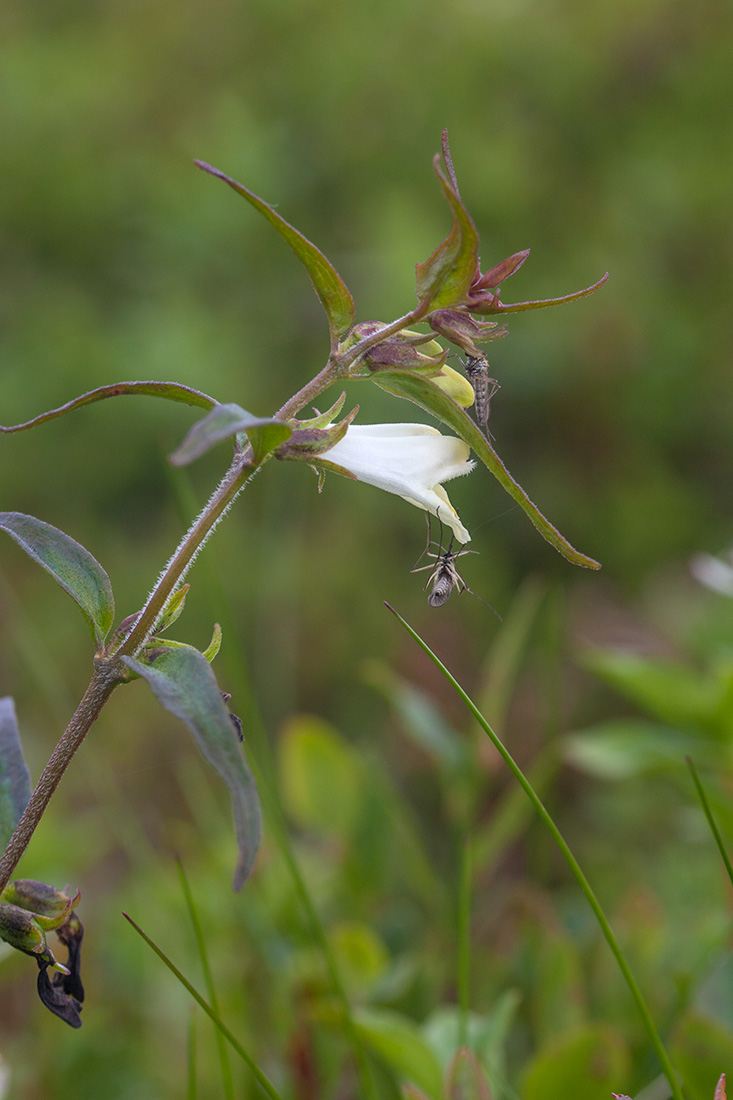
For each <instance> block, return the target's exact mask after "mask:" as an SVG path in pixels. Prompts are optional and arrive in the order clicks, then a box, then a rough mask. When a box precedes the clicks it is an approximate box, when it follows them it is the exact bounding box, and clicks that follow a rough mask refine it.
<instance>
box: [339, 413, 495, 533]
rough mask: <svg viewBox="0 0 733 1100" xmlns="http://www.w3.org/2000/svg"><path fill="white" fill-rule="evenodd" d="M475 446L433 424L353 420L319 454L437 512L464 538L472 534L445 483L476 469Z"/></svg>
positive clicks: (454, 531) (420, 506) (370, 481)
mask: <svg viewBox="0 0 733 1100" xmlns="http://www.w3.org/2000/svg"><path fill="white" fill-rule="evenodd" d="M468 455H469V446H468V444H467V443H464V442H463V440H462V439H456V438H455V437H454V436H451V435H441V433H440V432H439V431H438V429H437V428H432V427H430V426H429V425H427V424H351V425H350V426H349V428H348V429H347V431H346V435H345V436H344V437H343V439H341V440H340V441H339V442H338V443H335V444H334V446H333V447H330V448H329V450H327V451H324V452H323V453H322V455H319V458H320V460H321V461H322V462H323V463H324V465H330V464H333V465H334V466H336V467H339V466H340V467H341V468H342V469H343V470H347V471H348V472H349V473H351V474H353V476H354V477H356V478H358V480H359V481H365V482H367V484H369V485H376V486H377V488H378V489H384V490H386V492H388V493H395V494H396V495H397V496H399V497H402V499H403V500H406V501H407V502H408V503H409V504H414V505H415V507H416V508H424V509H425V511H426V512H430V513H431V514H432V515H434V516H437V517H438V519H439V520H440V521H441V523H444V524H446V526H448V527H450V529H451V530H452V531H453V534H454V535H455V537H456V539H457V540H458V541H459V542H468V541H469V540H470V538H471V536H470V535H469V533H468V531H467V530H466V528H465V527H464V526H463V524H462V523H461V521H460V518H459V516H458V513H457V512H456V510H455V508H454V507H453V505H452V504H451V502H450V501H449V499H448V494H447V493H446V491H445V489H444V488H443V485H442V483H443V482H444V481H450V479H451V478H454V477H461V476H462V475H463V474H467V473H470V471H471V470H472V469H473V467H474V465H475V463H474V462H471V461H470V460H469V457H468Z"/></svg>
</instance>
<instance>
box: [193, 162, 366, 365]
mask: <svg viewBox="0 0 733 1100" xmlns="http://www.w3.org/2000/svg"><path fill="white" fill-rule="evenodd" d="M196 166H197V167H198V168H201V170H202V171H204V172H208V173H209V174H210V175H212V176H216V177H217V178H218V179H220V180H224V182H225V183H228V184H229V186H230V187H231V188H233V189H234V190H235V191H236V192H237V193H238V194H240V195H242V196H243V197H244V198H245V199H246V200H247V202H249V203H251V204H252V206H254V208H255V210H259V212H260V214H262V215H263V216H264V217H265V218H267V220H268V222H269V223H270V225H272V226H273V227H274V228H275V229H276V230H277V232H278V233H279V234H280V236H281V237H282V238H283V240H284V241H286V242H287V244H289V245H290V247H291V248H292V250H293V252H294V253H295V255H296V256H297V257H298V259H299V260H300V262H301V263H302V264H303V266H304V267H305V269H306V271H307V272H308V276H309V278H310V280H311V282H312V283H313V287H314V289H315V292H316V294H317V295H318V297H319V299H320V302H321V305H322V306H323V308H324V310H325V311H326V316H327V317H328V326H329V329H330V331H331V344H332V346H333V347H335V346H336V344H337V343H338V339H339V337H340V336H343V335H344V333H346V332H348V331H349V329H350V328H351V326H352V325H353V323H354V317H355V310H354V300H353V298H352V297H351V294H350V293H349V290H348V288H347V286H346V284H345V283H344V281H343V279H342V278H341V276H340V275H339V273H338V272H337V271H336V268H335V267H334V266H333V265H332V264H331V263H330V262H329V261H328V260H327V259H326V257H325V256H324V255H323V253H322V252H321V251H320V249H318V248H316V246H315V245H314V244H313V243H312V242H311V241H309V240H308V238H307V237H304V236H303V234H302V233H300V232H299V231H298V230H297V229H296V228H295V227H294V226H292V225H290V223H289V222H286V221H285V219H284V218H282V217H281V216H280V215H279V214H278V213H277V211H276V210H273V208H272V207H271V206H270V205H269V204H268V203H266V202H265V201H264V199H261V198H259V196H257V195H255V193H254V192H253V191H250V190H249V188H247V187H245V186H244V185H243V184H241V183H237V181H236V180H233V179H232V178H231V177H230V176H227V175H225V174H224V172H220V171H219V169H218V168H213V167H212V166H211V165H210V164H207V163H206V162H205V161H202V160H197V161H196Z"/></svg>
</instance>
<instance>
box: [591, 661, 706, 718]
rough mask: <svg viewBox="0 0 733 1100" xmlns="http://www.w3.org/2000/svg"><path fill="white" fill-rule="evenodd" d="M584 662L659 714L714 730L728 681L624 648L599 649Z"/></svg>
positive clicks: (602, 677)
mask: <svg viewBox="0 0 733 1100" xmlns="http://www.w3.org/2000/svg"><path fill="white" fill-rule="evenodd" d="M583 664H584V665H585V666H586V668H589V669H590V670H591V672H594V673H595V674H596V676H598V677H599V678H600V679H602V680H603V681H604V682H605V683H607V684H610V685H611V686H612V687H614V688H615V689H616V691H618V692H620V694H622V695H624V696H625V697H626V698H627V699H631V700H632V701H633V702H635V703H636V704H637V705H638V706H640V707H643V708H644V710H646V711H648V712H649V713H650V714H653V715H654V717H655V718H658V719H660V720H661V721H662V722H668V723H669V724H670V725H673V726H675V727H676V728H677V729H679V728H680V727H681V726H688V727H689V726H698V727H703V728H709V729H710V730H711V732H712V730H713V727H714V725H715V718H716V716H717V711H718V708H719V706H720V703H721V698H722V697H723V696H724V695H725V693H726V691H727V687H728V685H727V683H726V682H719V681H715V680H712V679H711V678H708V677H706V676H703V675H701V673H700V672H698V671H697V670H696V669H693V668H688V667H687V666H685V665H681V664H678V663H676V662H673V661H658V660H657V661H652V660H648V659H647V658H645V657H640V656H638V655H637V654H635V653H629V652H627V651H622V650H596V651H595V652H592V653H589V654H587V655H586V656H584V658H583Z"/></svg>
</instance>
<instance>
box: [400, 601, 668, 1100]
mask: <svg viewBox="0 0 733 1100" xmlns="http://www.w3.org/2000/svg"><path fill="white" fill-rule="evenodd" d="M386 606H387V608H388V609H389V610H390V611H391V612H392V614H393V615H394V616H395V618H397V619H398V620H399V621H400V623H401V624H402V626H403V627H404V628H405V630H406V631H407V633H408V634H409V635H410V636H411V637H412V638H414V639H415V641H416V642H417V644H418V645H419V646H420V648H421V649H422V650H423V651H424V652H425V653H426V654H427V656H428V657H429V658H430V660H431V661H432V662H433V664H434V665H436V667H437V668H438V669H439V670H440V672H441V673H442V674H443V676H445V678H446V680H447V681H448V683H449V684H450V685H451V687H452V688H453V690H454V691H455V692H456V694H457V695H458V696H459V698H460V699H461V700H462V701H463V702H464V703H465V705H466V707H467V708H468V710H469V711H470V712H471V714H472V715H473V717H474V718H475V719H476V721H477V722H478V724H479V725H480V726H481V728H482V729H483V731H484V733H485V734H486V736H487V737H488V738H489V740H490V741H491V743H492V745H493V746H494V748H495V749H496V750H497V752H498V753H499V754H500V756H501V757H502V759H503V760H504V763H505V764H506V765H507V767H508V768H509V770H510V771H511V773H512V775H513V776H514V778H515V779H516V780H517V782H518V783H519V784H520V786H521V787H522V788H523V790H524V792H525V794H526V795H527V797H528V798H529V800H530V802H531V803H532V805H533V806H534V808H535V810H536V811H537V813H538V815H539V817H540V818H541V819H542V821H543V822H544V824H545V825H546V826H547V828H548V829H549V831H550V833H551V835H552V838H553V840H554V841H555V843H556V844H557V846H558V848H559V849H560V851H561V852H562V854H563V856H564V858H565V861H566V862H567V864H568V866H569V867H570V870H571V871H572V873H573V875H574V877H575V879H576V881H577V883H578V885H579V886H580V889H581V890H582V891H583V893H584V894H585V897H586V900H587V901H588V904H589V905H590V907H591V909H592V910H593V915H594V916H595V918H596V920H597V921H598V925H599V927H600V929H601V931H602V933H603V935H604V937H605V939H606V942H607V943H608V946H609V947H610V948H611V952H612V954H613V956H614V958H615V960H616V962H617V964H618V967H619V970H620V971H621V973H622V975H623V977H624V980H625V982H626V984H627V986H628V988H629V991H630V993H631V996H632V998H633V999H634V1001H635V1003H636V1007H637V1009H638V1010H639V1014H640V1016H641V1018H642V1021H643V1023H644V1027H645V1028H646V1031H647V1034H648V1035H649V1039H650V1041H651V1044H652V1046H653V1047H654V1050H655V1052H656V1055H657V1058H658V1059H659V1063H660V1065H661V1067H662V1071H663V1073H664V1075H665V1077H666V1078H667V1081H668V1083H669V1087H670V1090H671V1092H672V1096H673V1098H674V1100H684V1097H683V1095H682V1091H681V1088H680V1084H679V1081H678V1080H677V1074H676V1073H675V1070H674V1067H673V1065H672V1063H671V1061H670V1059H669V1055H668V1054H667V1051H666V1050H665V1047H664V1044H663V1043H662V1040H661V1038H660V1036H659V1032H658V1031H657V1028H656V1025H655V1023H654V1021H653V1019H652V1016H651V1013H650V1011H649V1008H648V1006H647V1003H646V1001H645V1000H644V996H643V994H642V992H641V989H640V988H639V986H638V984H637V981H636V978H635V977H634V975H633V974H632V972H631V968H630V967H629V964H628V962H627V961H626V956H625V955H624V953H623V951H622V949H621V945H620V944H619V942H618V940H617V939H616V936H615V935H614V933H613V929H612V928H611V925H610V924H609V923H608V919H607V917H606V915H605V913H604V912H603V909H602V908H601V903H600V902H599V900H598V898H597V897H596V895H595V893H594V891H593V888H592V886H591V885H590V883H589V882H588V879H587V878H586V877H585V875H584V873H583V871H582V869H581V867H580V864H579V863H578V861H577V859H576V858H575V856H574V855H573V853H572V852H571V850H570V848H569V846H568V844H567V841H566V840H565V838H564V837H563V835H562V833H561V832H560V830H559V828H558V827H557V825H556V824H555V822H554V820H553V818H552V817H551V815H550V814H549V812H548V811H547V809H546V808H545V806H544V804H543V803H542V800H541V799H540V797H539V795H538V794H537V793H536V791H535V789H534V787H533V786H532V784H531V783H530V781H529V779H528V778H527V777H526V775H525V774H524V772H523V771H522V769H521V768H520V767H519V765H518V764H517V763H516V761H515V760H514V758H513V756H512V755H511V753H510V752H509V750H508V749H507V748H506V747H505V746H504V744H503V742H502V741H501V740H500V738H499V737H498V736H497V734H496V733H494V731H493V729H492V728H491V726H490V725H489V723H488V722H487V721H486V719H485V718H484V716H483V715H482V713H481V711H480V710H479V709H478V707H477V706H476V704H475V703H474V702H473V700H472V699H471V698H470V697H469V695H468V694H467V693H466V692H465V691H464V690H463V688H462V687H461V685H460V684H459V683H458V681H457V680H456V679H455V677H454V676H452V675H451V673H450V672H449V671H448V669H447V668H446V667H445V665H444V664H443V663H442V661H441V660H440V659H439V658H438V657H437V656H436V655H435V653H433V651H432V649H430V647H429V646H428V645H427V643H426V642H424V641H423V640H422V638H421V637H420V635H419V634H418V633H417V632H416V631H415V630H413V628H412V627H411V626H410V625H409V623H407V622H406V621H405V620H404V619H403V618H402V616H401V615H399V614H398V612H396V611H395V610H394V608H392V607H390V606H389V604H387V605H386Z"/></svg>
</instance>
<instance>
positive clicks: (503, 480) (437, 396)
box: [373, 370, 601, 569]
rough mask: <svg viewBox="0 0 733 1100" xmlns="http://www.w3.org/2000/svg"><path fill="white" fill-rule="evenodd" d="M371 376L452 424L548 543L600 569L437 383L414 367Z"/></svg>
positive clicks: (570, 558) (571, 558) (577, 561)
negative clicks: (547, 514) (544, 512)
mask: <svg viewBox="0 0 733 1100" xmlns="http://www.w3.org/2000/svg"><path fill="white" fill-rule="evenodd" d="M373 380H374V381H375V382H376V384H377V385H378V386H381V388H382V389H383V390H386V391H387V393H391V394H394V395H395V397H404V398H405V399H406V400H408V401H412V402H413V403H414V404H415V405H419V406H420V408H421V409H425V411H426V412H429V413H431V414H432V415H433V416H436V417H437V418H438V420H441V421H442V422H443V423H444V424H447V425H448V427H449V428H452V429H453V431H455V432H456V434H457V435H459V436H460V437H461V439H463V440H465V442H466V443H468V445H469V446H470V447H471V448H472V449H473V450H474V451H475V453H476V455H477V456H478V458H480V460H481V461H482V462H483V464H484V465H485V466H486V468H487V469H488V470H490V471H491V473H492V474H493V475H494V477H495V478H496V479H497V481H498V482H499V484H500V485H502V486H503V488H504V489H506V491H507V492H508V493H509V495H510V496H512V497H513V498H514V500H516V501H517V503H518V504H519V506H520V508H522V510H523V511H524V512H526V514H527V515H528V516H529V518H530V520H531V521H532V523H533V524H534V525H535V527H536V528H537V530H538V531H539V533H540V534H541V535H542V537H543V538H544V539H546V540H547V542H549V543H550V545H551V546H554V547H555V549H556V550H558V551H559V552H560V553H561V554H562V555H563V557H564V558H567V560H568V561H570V562H572V563H573V564H574V565H582V566H584V567H585V568H586V569H600V568H601V567H600V564H599V563H598V562H597V561H594V559H593V558H589V557H587V556H586V555H585V554H581V552H580V551H579V550H576V549H575V548H574V547H573V546H571V545H570V543H569V542H568V540H567V539H566V538H565V537H564V536H563V535H561V534H560V532H559V531H558V530H557V528H556V527H553V525H552V524H551V523H550V521H549V520H548V519H545V517H544V516H543V515H542V513H541V512H540V510H539V508H538V507H537V505H536V504H534V503H533V502H532V501H531V500H530V498H529V497H528V496H527V494H526V493H525V491H524V489H523V488H522V486H521V485H519V484H518V483H517V482H516V481H515V480H514V478H513V477H512V475H511V474H510V473H509V471H508V470H507V468H506V466H505V465H504V463H503V462H502V461H501V459H500V458H499V456H498V454H497V453H496V451H495V450H494V448H493V447H492V446H491V444H490V443H489V441H488V439H487V438H486V436H485V435H484V434H483V432H482V431H481V430H480V428H479V427H478V425H477V424H475V423H474V421H473V420H472V419H471V417H470V416H469V415H468V413H467V412H466V411H465V409H462V408H461V407H460V406H459V405H457V404H456V403H455V401H453V399H452V398H450V397H449V396H448V395H447V393H445V392H444V391H443V390H442V389H441V388H440V386H436V384H435V383H434V382H433V381H432V379H430V378H426V377H425V376H424V375H421V374H417V373H416V372H415V371H398V370H393V371H389V370H384V371H379V372H378V373H377V374H375V375H374V376H373Z"/></svg>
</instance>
